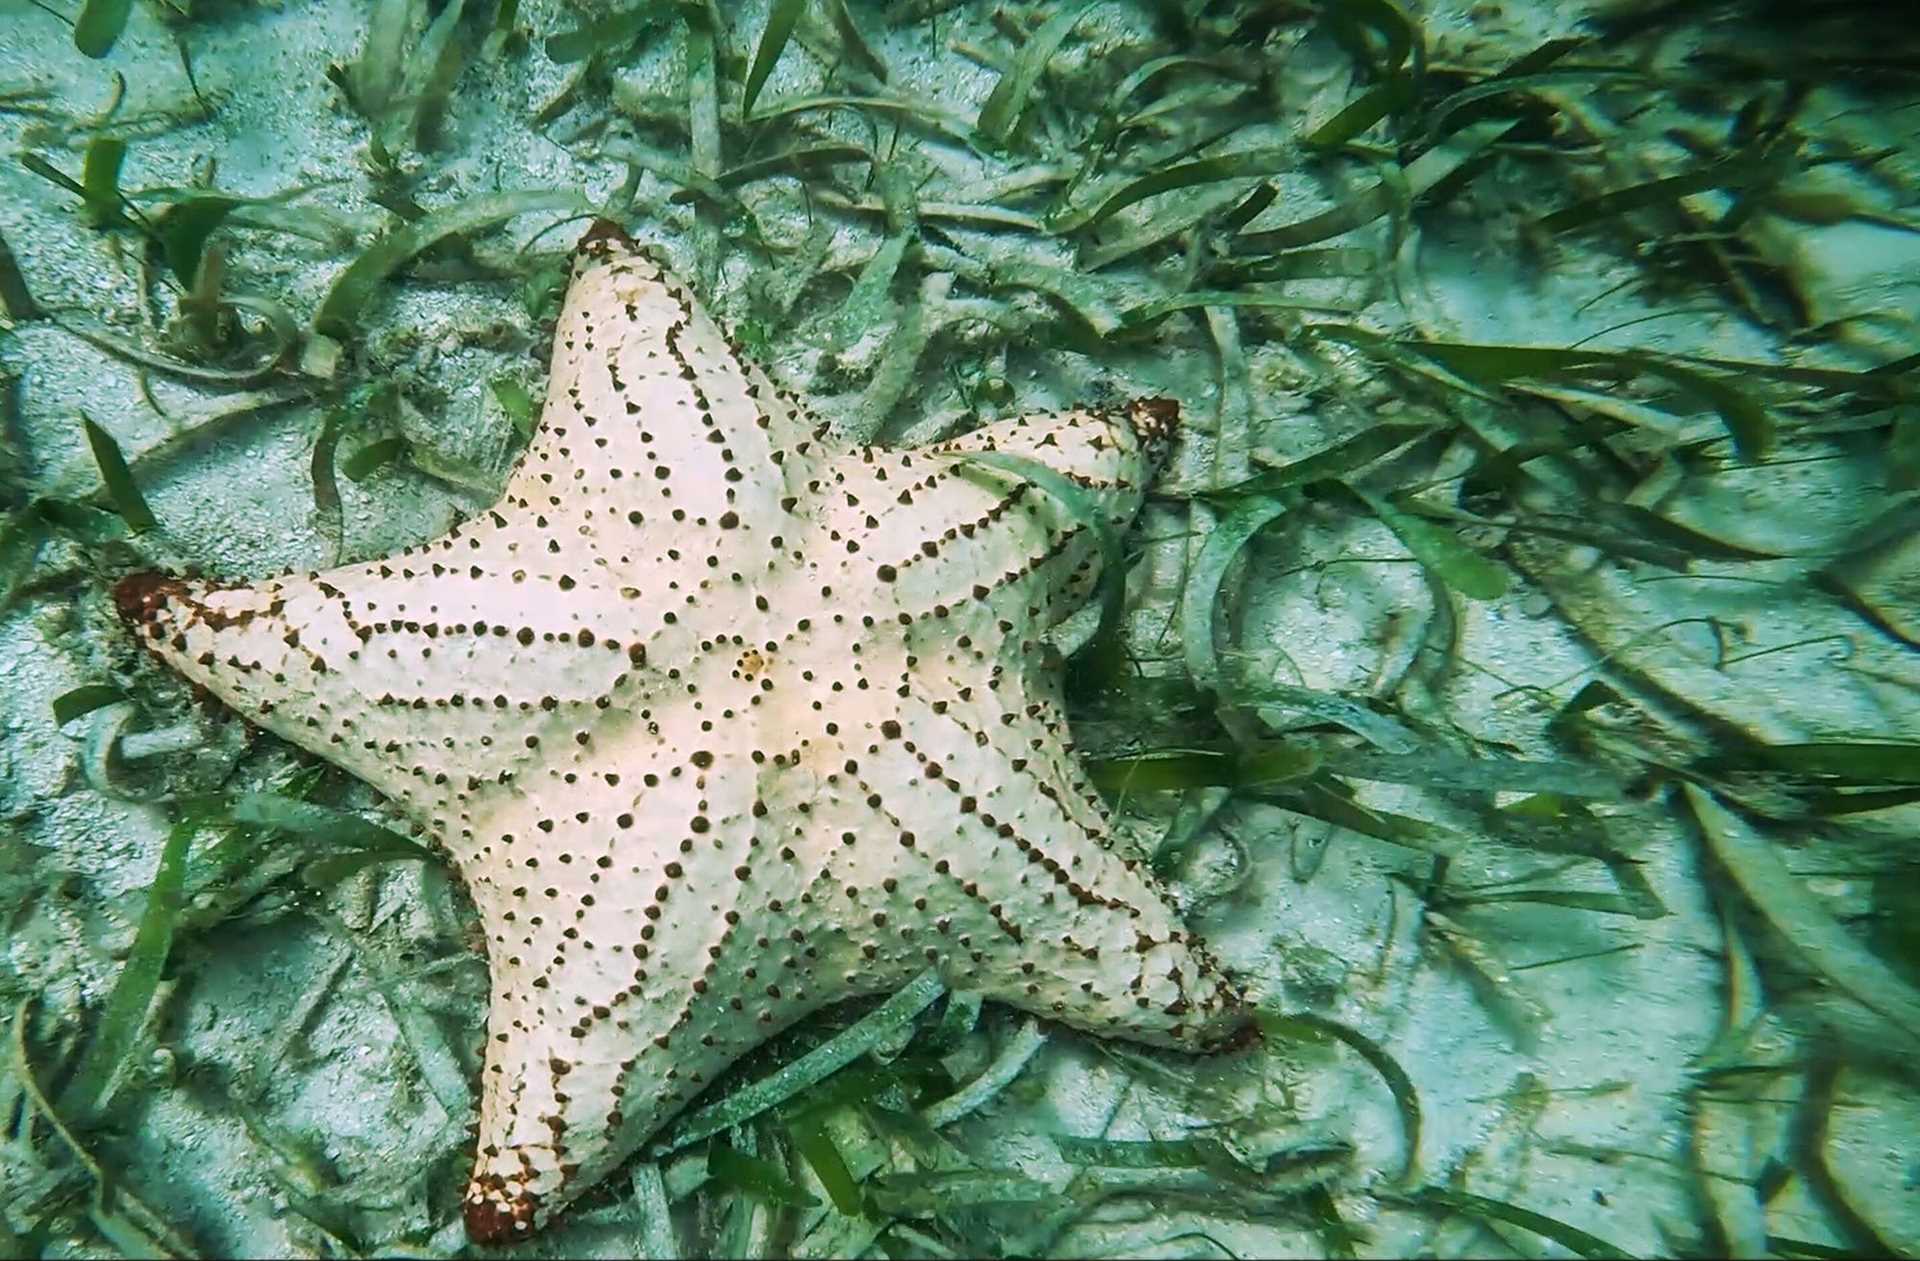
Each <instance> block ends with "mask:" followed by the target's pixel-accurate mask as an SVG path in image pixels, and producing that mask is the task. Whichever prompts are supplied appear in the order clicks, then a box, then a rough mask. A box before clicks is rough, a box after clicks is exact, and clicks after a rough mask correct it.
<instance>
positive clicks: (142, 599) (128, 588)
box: [113, 573, 185, 626]
mask: <svg viewBox="0 0 1920 1261" xmlns="http://www.w3.org/2000/svg"><path fill="white" fill-rule="evenodd" d="M184 590H185V584H184V583H182V582H181V581H180V580H179V579H178V578H170V577H168V576H167V575H166V574H158V573H143V574H128V575H127V576H126V577H125V578H122V579H121V580H120V581H119V582H116V583H115V584H113V607H114V608H115V609H117V610H119V612H120V619H121V620H122V621H124V622H126V623H127V624H128V625H130V626H139V625H142V624H144V623H146V622H149V621H151V620H152V619H153V615H154V614H155V613H157V612H159V611H160V610H161V609H163V608H165V607H166V605H167V601H169V600H171V599H174V598H175V597H177V596H179V595H181V594H182V593H183V592H184Z"/></svg>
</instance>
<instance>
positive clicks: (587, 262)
mask: <svg viewBox="0 0 1920 1261" xmlns="http://www.w3.org/2000/svg"><path fill="white" fill-rule="evenodd" d="M1176 415H1177V411H1176V409H1175V407H1174V406H1173V404H1172V403H1170V402H1167V401H1164V400H1145V401H1140V402H1135V403H1133V404H1131V405H1129V406H1127V407H1125V408H1122V409H1119V410H1115V411H1072V412H1064V413H1059V414H1045V415H1035V416H1027V417H1023V418H1020V419H1016V420H1011V421H1006V422H1003V423H1000V424H995V425H991V426H988V427H986V428H984V429H980V430H978V431H975V432H973V433H971V434H968V435H967V436H965V437H963V438H959V439H956V440H953V441H950V442H944V443H940V444H938V445H936V446H931V447H925V448H920V449H915V450H887V449H882V448H876V447H855V446H848V445H845V444H842V443H839V442H836V441H835V440H834V439H833V437H832V436H831V435H830V434H829V432H828V431H827V429H826V428H825V427H824V426H817V425H815V424H814V423H812V422H811V420H809V419H807V418H806V416H805V413H804V410H803V409H802V407H801V406H800V403H799V400H798V399H797V398H795V397H793V396H791V395H788V394H784V393H782V392H781V391H779V390H777V389H775V387H774V386H773V384H772V383H771V382H770V381H769V380H768V378H767V377H766V376H765V375H764V374H763V373H762V372H761V371H760V370H759V369H758V368H757V367H755V366H753V365H751V364H749V363H747V362H746V361H745V360H744V359H743V358H742V357H741V356H740V355H739V353H738V351H737V348H736V347H734V346H733V345H731V344H730V343H729V342H728V341H727V339H726V338H725V337H724V336H723V335H722V334H721V332H720V330H719V329H718V328H717V327H716V326H715V325H714V323H713V322H712V321H711V320H709V319H708V318H707V316H706V315H705V314H704V312H702V311H701V309H700V308H699V306H698V304H697V303H696V302H695V301H694V300H693V298H692V296H691V295H690V294H689V293H688V292H687V291H686V290H685V289H683V288H681V287H679V286H677V285H676V284H675V282H674V281H673V279H672V278H671V277H670V276H669V275H667V274H666V273H665V272H664V271H663V270H662V269H661V268H660V266H659V265H658V264H656V263H655V262H653V261H652V260H651V259H649V258H648V257H646V256H644V255H643V254H641V253H640V252H639V251H638V250H636V249H635V248H634V247H633V246H632V245H631V243H630V242H628V241H627V240H626V238H625V236H624V235H623V234H621V233H620V232H619V231H618V229H615V228H612V227H611V225H604V224H602V225H596V227H595V228H594V229H592V230H591V231H589V233H588V234H587V237H586V239H585V240H584V241H583V243H582V245H581V248H580V249H579V250H578V251H577V253H576V258H575V264H574V271H573V277H572V282H571V285H570V287H569V289H568V294H567V300H566V304H565V308H564V310H563V312H562V314H561V317H560V322H559V327H558V330H557V332H556V335H555V341H554V354H553V367H552V375H551V381H550V385H549V389H548V392H547V399H546V404H545V408H544V410H543V412H542V417H541V428H540V431H539V432H538V433H537V435H536V436H535V438H534V440H533V442H532V444H531V446H530V447H529V449H528V451H527V453H526V455H525V457H524V458H523V459H522V461H521V463H520V465H519V467H518V469H517V470H516V472H515V473H514V475H513V477H512V478H511V480H510V481H509V483H508V485H507V488H506V491H505V493H504V494H503V496H502V497H501V499H500V501H499V503H498V504H497V505H496V506H495V507H494V508H493V509H492V510H491V511H488V512H486V513H483V514H482V515H480V516H479V517H476V518H475V519H473V520H471V521H468V522H466V523H465V524H463V525H461V526H460V527H458V528H456V529H455V530H453V531H452V532H450V533H449V534H447V535H446V536H445V537H443V538H440V539H437V540H434V541H432V542H429V543H426V544H424V545H421V546H418V547H412V548H408V549H406V550H404V551H402V552H401V553H399V554H398V555H396V556H392V557H389V558H386V559H383V560H377V561H370V562H367V563H365V564H358V565H349V566H344V567H342V568H338V569H334V570H329V571H326V572H322V573H310V574H306V575H304V576H300V575H288V576H285V577H281V578H277V579H271V580H266V581H262V582H258V583H250V584H244V585H243V584H234V583H226V582H219V581H189V580H182V579H173V578H164V577H158V576H153V575H141V576H136V577H134V578H130V579H127V580H125V581H123V582H122V583H121V585H120V587H119V588H118V589H117V591H116V596H117V599H118V602H119V605H120V608H121V610H122V612H123V614H124V615H125V616H126V617H127V619H128V620H129V621H130V622H131V623H133V624H134V625H135V627H136V628H137V630H138V632H139V633H140V634H141V635H142V637H143V639H144V641H145V643H146V644H147V646H148V647H149V648H150V649H151V650H152V651H153V652H154V653H156V654H157V655H158V656H159V657H160V658H161V659H162V660H163V661H165V662H166V663H167V664H168V665H169V666H171V667H172V668H173V669H175V670H176V671H178V672H179V673H180V674H182V675H185V676H186V677H187V678H189V679H191V680H193V681H194V682H195V683H197V684H200V685H202V686H204V687H205V688H206V689H208V690H209V691H211V692H212V693H213V694H214V695H216V696H218V697H219V698H220V699H222V700H223V701H225V702H226V703H227V704H229V705H230V706H232V707H233V708H234V709H236V710H238V711H239V712H240V713H241V714H243V715H245V716H246V717H248V718H249V719H251V720H252V721H254V722H256V723H258V724H259V725H261V726H263V727H265V728H267V729H268V730H270V731H273V732H276V733H277V734H279V735H281V736H284V737H285V738H286V739H288V740H290V741H292V742H293V743H295V744H298V745H300V746H301V747H303V748H305V749H307V750H309V751H311V752H313V753H315V754H317V755H318V756H320V757H322V758H325V759H327V760H328V761H331V762H334V763H336V764H338V765H340V766H342V767H344V768H346V769H347V770H349V771H351V772H353V773H354V774H355V775H358V776H360V777H361V778H363V779H365V780H366V781H367V782H368V783H370V784H372V785H373V786H374V787H376V788H378V789H379V790H380V791H381V792H383V793H385V794H386V795H387V796H388V797H390V798H391V799H392V800H393V801H394V802H395V803H396V804H397V805H398V806H399V807H400V808H401V809H402V810H404V811H405V812H406V813H407V814H408V815H410V816H411V817H412V818H414V819H415V820H417V821H419V822H420V823H421V824H422V825H424V826H425V827H426V828H428V829H429V830H430V831H431V832H432V834H433V835H434V836H435V837H437V838H438V840H439V841H440V842H441V844H443V845H444V847H445V848H446V850H447V852H448V853H449V854H450V855H451V856H452V858H453V860H454V862H455V863H456V864H457V866H458V868H459V871H460V873H461V875H462V876H463V877H464V879H465V881H466V883H467V886H468V888H469V889H470V890H471V892H472V895H473V899H474V903H475V905H476V906H477V907H478V909H479V913H480V919H481V923H482V925H483V927H484V930H485V934H486V946H487V956H488V963H489V968H490V971H491V976H492V1005H491V1008H490V1011H489V1015H488V1021H487V1038H488V1040H487V1045H486V1057H485V1058H486V1063H485V1068H484V1070H483V1072H484V1080H483V1085H482V1098H481V1110H480V1130H479V1150H478V1153H477V1155H476V1158H475V1162H474V1172H473V1177H472V1180H471V1182H470V1184H469V1187H468V1190H467V1193H466V1199H465V1212H466V1220H467V1229H468V1233H469V1235H470V1236H471V1237H472V1238H473V1239H475V1240H476V1241H480V1242H495V1241H501V1240H508V1239H513V1238H517V1237H521V1236H523V1235H525V1234H526V1233H528V1232H530V1231H532V1230H534V1229H537V1228H539V1227H540V1226H541V1225H543V1224H544V1223H546V1222H547V1221H550V1220H551V1219H552V1217H553V1215H554V1214H555V1213H556V1212H558V1211H559V1210H560V1208H561V1207H563V1206H564V1205H565V1204H566V1203H567V1202H568V1201H569V1200H571V1199H572V1198H573V1197H574V1196H576V1195H578V1194H579V1193H580V1192H581V1191H583V1190H585V1189H586V1188H587V1187H589V1186H591V1185H592V1184H593V1183H594V1182H596V1181H597V1180H598V1179H600V1178H601V1177H602V1176H604V1175H605V1174H606V1173H607V1172H609V1171H610V1170H611V1169H613V1168H614V1167H615V1166H616V1165H618V1164H619V1163H620V1162H621V1161H622V1160H624V1159H625V1158H626V1157H627V1156H628V1155H630V1154H631V1153H632V1152H633V1151H634V1150H635V1149H636V1148H638V1147H639V1145H640V1144H641V1143H642V1142H643V1141H644V1140H645V1139H646V1138H648V1137H649V1136H650V1135H651V1134H652V1133H653V1132H654V1131H655V1130H657V1129H658V1128H659V1127H660V1126H661V1125H662V1124H663V1123H664V1122H666V1121H667V1120H669V1119H670V1118H671V1117H672V1116H673V1115H674V1114H675V1113H676V1112H677V1111H679V1110H680V1109H681V1108H682V1107H683V1106H684V1105H685V1103H686V1102H687V1101H688V1100H689V1099H691V1098H692V1097H693V1096H695V1095H696V1094H698V1093H699V1092H700V1091H701V1090H702V1089H703V1088H704V1087H705V1086H706V1085H707V1084H708V1083H709V1082H711V1081H712V1080H713V1079H714V1077H715V1076H716V1075H717V1074H718V1073H720V1072H721V1071H722V1070H724V1069H725V1068H726V1067H727V1066H728V1065H729V1064H731V1063H732V1062H733V1061H734V1060H736V1059H737V1058H739V1057H740V1056H741V1055H742V1054H743V1053H745V1052H746V1051H748V1050H750V1049H751V1048H752V1047H754V1046H755V1045H757V1044H758V1043H759V1042H761V1041H763V1040H764V1039H766V1038H767V1037H769V1036H771V1035H773V1034H774V1033H777V1032H778V1031H780V1030H781V1029H783V1028H785V1027H786V1026H788V1025H790V1024H792V1023H793V1022H794V1021H796V1020H798V1019H800V1018H801V1017H803V1016H805V1015H807V1014H808V1013H809V1012H812V1011H814V1010H816V1009H818V1008H820V1007H822V1006H824V1005H826V1004H829V1003H833V1002H837V1001H839V1000H842V999H845V998H848V997H851V996H855V995H861V994H869V993H876V992H881V991H887V990H891V989H894V988H897V987H898V986H900V985H901V984H902V983H904V982H905V981H907V980H908V979H910V978H911V977H912V976H913V975H915V974H916V973H918V972H920V971H922V970H924V969H925V968H927V967H928V966H929V965H931V966H934V967H937V968H938V969H939V970H940V973H941V975H942V976H943V977H944V979H945V980H946V982H947V983H948V984H949V985H951V986H953V987H956V988H964V989H969V990H977V991H980V992H981V993H983V994H984V995H986V996H987V997H989V998H994V999H998V1000H1001V1001H1003V1002H1006V1003H1010V1004H1012V1005H1014V1006H1016V1007H1020V1008H1024V1009H1026V1010H1028V1011H1031V1012H1035V1013H1038V1014H1040V1015H1043V1016H1048V1017H1052V1018H1055V1019H1058V1020H1061V1021H1063V1022H1065V1023H1067V1024H1070V1025H1074V1026H1076V1027H1078V1028H1081V1029H1086V1030H1090V1031H1092V1032H1095V1033H1100V1034H1111V1035H1114V1036H1119V1037H1125V1038H1131V1039H1135V1040H1139V1041H1144V1042H1150V1043H1156V1044H1160V1045H1164V1046H1172V1047H1182V1048H1186V1049H1191V1050H1199V1049H1207V1048H1210V1047H1214V1046H1217V1045H1219V1044H1220V1043H1221V1042H1223V1041H1224V1040H1226V1039H1227V1038H1228V1037H1229V1036H1231V1035H1232V1034H1233V1033H1234V1032H1235V1031H1236V1030H1237V1028H1238V1027H1239V1026H1240V1024H1241V1022H1242V1015H1241V1012H1240V1009H1239V1005H1238V1002H1237V999H1236V995H1235V993H1234V991H1233V990H1232V989H1231V987H1229V986H1228V985H1227V983H1226V982H1225V981H1224V980H1223V978H1222V977H1221V976H1220V974H1219V973H1218V971H1217V970H1216V969H1215V967H1214V965H1213V963H1212V961H1211V960H1210V958H1209V957H1208V955H1207V952H1206V950H1205V949H1204V947H1203V946H1202V945H1201V944H1200V943H1199V942H1197V941H1196V940H1195V939H1194V938H1193V937H1191V936H1190V935H1188V934H1187V933H1186V932H1185V930H1184V929H1183V928H1182V926H1181V923H1180V921H1179V918H1178V916H1177V915H1176V913H1175V911H1174V909H1173V907H1172V906H1171V905H1170V904H1169V902H1168V900H1167V898H1166V897H1165V895H1164V894H1163V892H1162V891H1161V890H1160V889H1159V888H1158V887H1157V886H1156V885H1155V883H1154V881H1153V880H1152V878H1151V877H1150V876H1149V874H1148V873H1147V872H1146V871H1145V870H1143V869H1141V868H1140V867H1139V866H1137V865H1136V863H1135V862H1134V861H1133V860H1132V859H1131V858H1129V857H1127V856H1125V855H1123V854H1122V853H1121V852H1119V851H1117V850H1116V849H1114V848H1113V846H1112V843H1111V842H1112V838H1111V835H1110V829H1109V823H1108V820H1107V817H1106V815H1105V813H1104V810H1103V808H1102V805H1101V802H1100V799H1099V797H1098V795H1097V794H1096V793H1095V791H1094V790H1093V788H1092V787H1091V785H1090V784H1089V783H1088V781H1087V780H1086V778H1085V777H1084V775H1083V774H1082V773H1081V772H1080V770H1079V768H1078V767H1077V766H1076V764H1075V762H1074V759H1073V757H1072V755H1071V752H1070V747H1069V745H1068V744H1067V741H1066V726H1065V721H1064V719H1063V717H1062V715H1061V710H1060V704H1059V695H1058V684H1057V681H1056V680H1055V679H1054V678H1053V677H1052V675H1051V673H1050V672H1049V671H1048V670H1047V669H1046V668H1045V664H1044V662H1043V654H1042V634H1043V632H1044V631H1045V630H1046V629H1047V628H1048V627H1049V626H1051V625H1052V624H1053V623H1054V622H1056V621H1057V620H1058V619H1059V618H1061V617H1062V616H1064V615H1065V614H1066V613H1068V612H1071V611H1072V610H1073V609H1074V608H1075V607H1077V606H1078V605H1079V604H1080V603H1081V602H1083V600H1084V598H1085V597H1086V595H1087V593H1088V591H1089V590H1090V587H1091V584H1092V582H1093V581H1094V578H1095V577H1096V571H1097V568H1098V564H1099V552H1098V548H1097V545H1096V541H1095V539H1094V538H1093V537H1092V534H1091V531H1090V530H1089V528H1088V525H1087V523H1086V522H1085V521H1084V520H1079V519H1076V518H1075V517H1074V516H1073V514H1072V513H1070V512H1069V511H1067V509H1066V508H1065V507H1064V506H1063V505H1061V504H1060V503H1059V502H1057V501H1056V500H1054V499H1053V498H1052V497H1050V496H1049V495H1048V494H1047V493H1045V491H1043V490H1042V489H1040V488H1039V487H1038V486H1037V485H1035V484H1033V483H1030V482H1028V481H1025V480H1023V479H1021V478H1020V477H1018V476H1017V475H1015V474H1013V473H1010V472H1007V471H1004V466H998V465H996V466H987V465H984V464H980V463H973V462H969V460H968V459H967V457H968V456H969V455H975V454H978V453H982V452H996V451H997V452H1009V453H1013V454H1015V455H1017V456H1020V457H1024V458H1025V459H1027V460H1031V461H1035V462H1038V463H1040V464H1044V465H1045V466H1047V467H1048V468H1050V469H1052V470H1054V471H1055V472H1056V473H1058V474H1060V475H1062V476H1064V477H1066V478H1068V479H1071V481H1072V482H1073V483H1074V484H1075V485H1077V486H1078V487H1080V488H1081V490H1082V491H1083V492H1084V495H1085V496H1086V497H1087V498H1088V500H1089V501H1090V502H1092V503H1094V504H1096V505H1097V506H1098V508H1099V510H1100V511H1102V512H1104V513H1106V514H1107V515H1108V516H1109V518H1110V520H1111V522H1112V523H1113V524H1114V525H1115V526H1116V527H1118V526H1123V525H1125V524H1126V523H1127V522H1128V521H1129V520H1131V518H1132V517H1133V515H1134V514H1135V513H1136V512H1137V511H1138V509H1139V506H1140V503H1141V499H1142V495H1143V490H1144V486H1145V483H1146V481H1147V479H1148V478H1149V477H1150V476H1151V474H1152V471H1153V467H1154V464H1155V462H1156V460H1157V459H1158V457H1159V455H1160V453H1161V451H1162V450H1163V449H1164V446H1165V444H1166V442H1167V441H1168V439H1169V438H1170V436H1171V429H1172V426H1173V424H1174V421H1175V418H1176Z"/></svg>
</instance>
